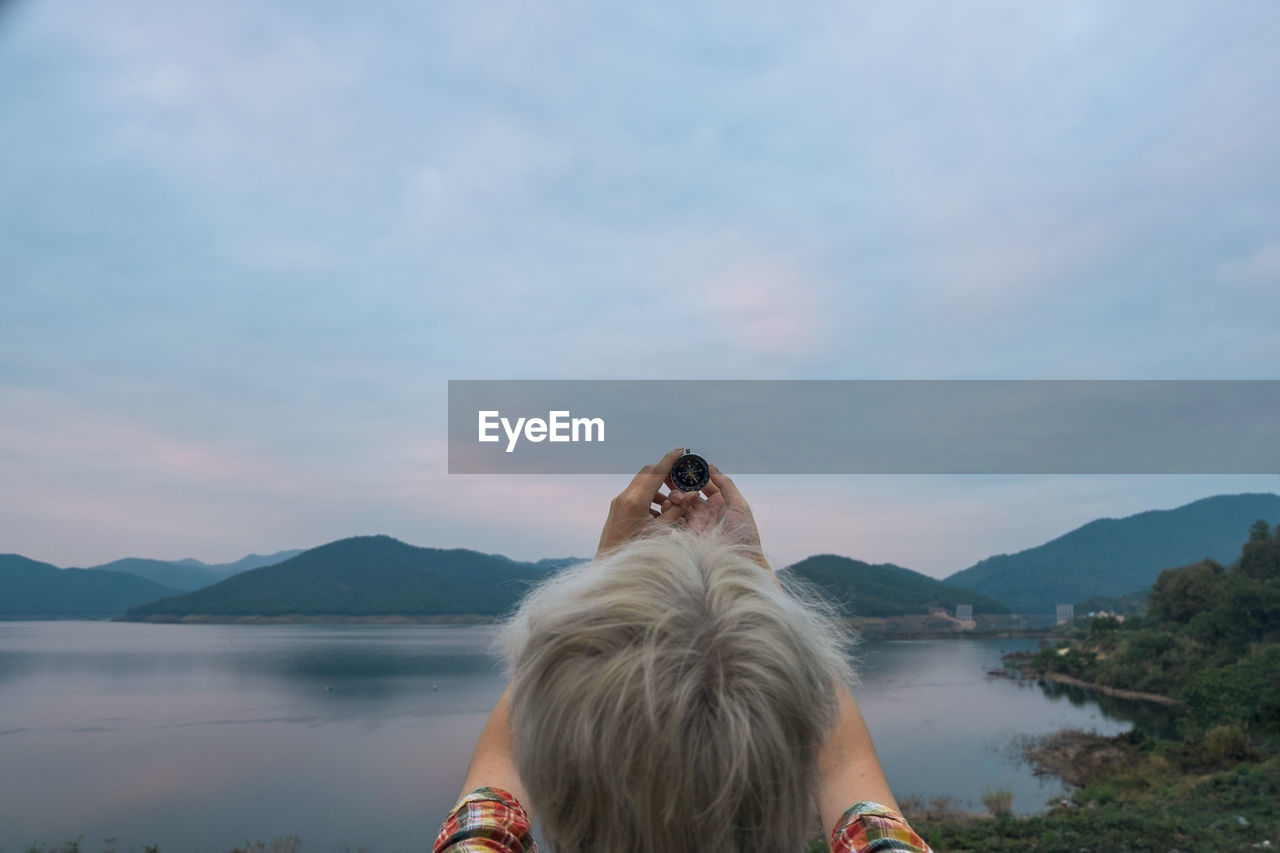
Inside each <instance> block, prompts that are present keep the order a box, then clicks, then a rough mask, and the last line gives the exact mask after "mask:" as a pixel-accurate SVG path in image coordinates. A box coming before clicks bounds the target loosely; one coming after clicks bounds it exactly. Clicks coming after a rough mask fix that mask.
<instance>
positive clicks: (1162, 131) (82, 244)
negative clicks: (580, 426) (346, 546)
mask: <svg viewBox="0 0 1280 853" xmlns="http://www.w3.org/2000/svg"><path fill="white" fill-rule="evenodd" d="M695 6H696V7H695V8H690V7H688V4H674V3H667V2H658V3H648V4H621V3H579V2H564V3H556V4H544V3H530V2H505V0H496V2H489V3H483V4H478V3H475V2H469V0H468V2H461V0H460V1H459V2H433V3H387V2H383V0H371V2H369V3H363V4H355V5H353V4H339V3H333V2H326V0H307V2H301V0H284V2H278V3H272V4H262V3H250V2H242V0H220V2H217V3H213V2H205V0H191V2H185V3H180V4H175V3H171V2H160V0H119V2H114V3H110V4H102V3H85V2H80V3H76V2H70V0H40V2H36V0H9V2H0V80H2V81H4V82H3V83H0V552H8V553H20V554H23V555H25V556H28V557H31V558H33V559H38V560H43V561H46V562H51V563H54V564H56V565H59V566H88V565H94V564H98V563H102V562H106V561H108V560H112V559H116V558H120V557H124V556H145V557H153V558H158V559H178V558H183V557H195V558H198V559H201V560H204V561H206V562H222V561H230V560H234V559H237V558H238V557H240V556H243V555H244V554H246V553H249V552H258V553H266V552H273V551H276V550H280V549H285V548H306V547H312V546H315V545H319V544H323V543H325V542H328V541H332V540H334V539H339V538H343V537H346V536H352V535H361V534H372V533H386V534H390V535H392V536H395V537H397V538H400V539H402V540H404V541H406V542H410V543H412V544H415V545H423V546H436V547H467V548H474V549H477V550H481V551H486V552H498V553H504V554H507V555H508V556H512V557H516V558H520V559H536V558H540V557H545V556H560V555H578V556H588V555H589V554H590V553H591V551H592V550H593V549H594V545H595V542H596V539H597V537H598V535H599V528H600V525H601V523H602V522H603V519H604V516H605V514H606V512H607V509H608V503H609V500H610V498H612V497H613V495H614V494H616V493H617V492H619V491H620V490H621V489H622V487H623V486H625V485H626V479H627V478H626V477H621V478H619V477H608V476H589V477H588V476H497V475H488V476H461V475H453V476H451V475H449V474H447V472H446V462H445V459H446V443H445V426H446V387H447V386H446V383H447V381H448V380H449V379H677V378H679V379H691V378H692V379H1274V378H1280V375H1278V373H1277V364H1278V363H1280V335H1278V334H1277V331H1276V330H1277V328H1280V321H1277V317H1278V316H1280V156H1278V155H1277V152H1280V111H1278V110H1277V108H1276V98H1275V94H1276V92H1277V91H1280V59H1278V58H1277V54H1276V52H1275V50H1274V33H1276V32H1277V31H1280V5H1277V4H1275V3H1273V2H1270V0H1260V1H1259V2H1252V0H1240V1H1239V2H1233V3H1231V4H1226V5H1224V4H1218V3H1208V2H1165V1H1164V0H1162V2H1158V3H1157V2H1130V3H1124V4H1116V3H1108V2H1073V3H1058V4H1027V3H1021V2H968V3H964V4H944V3H931V4H854V3H823V2H815V3H811V4H801V5H799V6H797V5H795V4H789V5H787V6H785V7H780V6H777V5H776V4H743V3H725V2H710V3H703V4H695ZM689 418H696V412H689V411H685V410H678V409H672V410H665V411H655V412H654V413H653V420H654V434H655V442H656V446H657V447H659V448H660V449H666V448H669V447H674V446H677V445H679V444H681V443H682V442H683V439H682V437H681V430H680V422H681V420H682V419H685V420H686V422H688V420H687V419H689ZM780 438H781V439H782V440H785V436H780ZM659 455H660V451H659ZM655 458H656V457H655ZM650 461H655V460H649V459H637V460H636V464H635V467H636V468H639V467H640V466H641V465H643V464H645V463H647V462H650ZM728 473H730V474H732V473H733V472H732V471H730V472H728ZM739 485H740V486H741V488H742V490H743V492H744V494H745V495H746V496H747V498H748V499H749V500H750V501H751V503H752V506H753V508H754V510H755V514H756V517H757V520H758V522H759V524H760V527H761V533H762V539H763V542H764V545H765V549H766V552H767V554H768V555H769V556H770V557H771V558H772V559H773V560H774V562H775V563H780V564H785V563H788V562H793V561H795V560H799V559H801V558H803V557H804V556H807V555H809V554H813V553H840V554H846V555H849V556H853V557H857V558H859V559H865V560H869V561H872V562H894V563H897V564H899V565H904V566H907V567H909V568H914V569H917V570H919V571H923V572H925V573H926V574H930V575H934V576H945V575H947V574H949V573H951V572H954V571H957V570H959V569H962V568H965V567H967V566H969V565H971V564H972V563H974V562H976V561H977V560H979V559H981V558H983V557H986V556H989V555H991V554H995V553H1006V552H1014V551H1017V550H1020V549H1022V548H1027V547H1032V546H1035V545H1038V544H1040V543H1042V542H1044V541H1047V540H1048V539H1051V538H1054V537H1056V536H1059V535H1061V534H1063V533H1065V532H1067V531H1069V530H1071V529H1072V528H1074V527H1076V526H1078V525H1080V524H1083V523H1085V522H1087V521H1090V520H1092V519H1094V518H1098V517H1120V516H1124V515H1129V514H1132V513H1136V512H1141V511H1144V510H1148V509H1161V508H1170V507H1175V506H1179V505H1181V504H1184V503H1187V502H1189V501H1191V500H1195V499H1198V498H1201V497H1205V496H1208V495H1212V494H1219V493H1235V492H1244V491H1254V492H1260V491H1268V492H1275V491H1280V475H1271V476H1252V477H1245V476H1233V477H1228V476H1146V477H1136V476H1118V475H1116V476H1020V477H1011V476H994V475H991V476H977V475H973V476H924V475H919V476H914V475H913V476H881V477H869V476H864V477H855V476H805V477H801V476H794V477H787V476H783V475H773V476H756V477H747V476H744V477H742V478H741V479H740V482H739ZM1272 521H1273V522H1275V521H1280V519H1273V520H1272ZM1243 535H1244V532H1243V531H1242V538H1243Z"/></svg>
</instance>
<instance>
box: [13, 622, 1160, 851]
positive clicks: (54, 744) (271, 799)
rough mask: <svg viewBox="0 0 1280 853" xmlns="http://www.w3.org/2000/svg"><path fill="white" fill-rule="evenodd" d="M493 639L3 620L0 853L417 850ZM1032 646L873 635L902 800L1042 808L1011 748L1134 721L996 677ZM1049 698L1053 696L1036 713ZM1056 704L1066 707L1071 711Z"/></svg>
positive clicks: (1046, 793) (1047, 790)
mask: <svg viewBox="0 0 1280 853" xmlns="http://www.w3.org/2000/svg"><path fill="white" fill-rule="evenodd" d="M490 636H491V632H490V630H489V629H488V628H485V627H438V626H320V625H270V626H226V625H140V624H132V623H102V622H43V623H34V622H33V623H0V766H4V767H5V768H13V767H17V768H21V772H18V773H12V772H11V773H5V774H0V848H3V849H6V850H7V849H18V850H25V849H27V848H28V846H29V845H30V844H31V843H33V842H36V841H42V842H46V843H48V842H57V841H65V840H67V839H68V838H74V837H76V836H77V835H79V834H81V833H84V834H85V843H84V845H83V849H96V848H97V847H100V846H101V845H100V844H99V843H98V839H101V838H107V837H115V838H118V839H120V843H119V845H118V849H126V848H128V847H130V846H133V847H136V848H139V849H140V848H141V846H142V845H144V844H159V845H160V847H161V849H163V850H165V851H166V853H187V851H200V850H210V851H222V850H226V849H230V848H231V847H232V846H234V845H237V844H243V843H244V842H245V841H246V840H250V839H256V838H262V839H270V838H275V837H282V836H285V835H289V834H291V833H297V834H299V835H300V836H301V838H302V840H303V843H304V845H305V848H306V849H307V850H308V851H316V850H321V851H323V850H327V849H335V850H342V849H343V848H344V846H350V848H351V849H355V848H357V847H361V846H363V847H366V848H370V849H373V850H375V851H377V853H385V852H386V851H391V850H398V849H406V850H408V849H413V850H417V851H420V850H423V849H428V848H429V847H430V842H431V840H432V838H433V837H434V833H435V831H436V829H437V828H438V825H439V821H440V819H441V817H442V816H443V814H444V812H445V811H446V810H447V809H448V807H449V806H450V805H451V804H452V802H453V800H454V798H455V797H456V796H457V794H458V786H459V785H460V784H461V780H462V777H463V774H464V772H465V769H466V766H467V762H468V760H469V758H470V754H471V749H472V747H473V746H474V744H475V739H476V737H477V735H478V734H479V732H480V729H481V727H482V726H483V724H484V721H485V719H486V717H487V716H488V712H489V710H490V709H491V708H492V707H493V703H494V702H495V701H496V700H497V697H498V695H499V694H500V693H501V690H502V688H503V686H504V682H503V680H502V676H501V673H500V670H499V668H498V665H497V663H496V662H495V660H494V659H493V658H492V657H491V656H490V655H489V652H488V643H489V640H490ZM1034 645H1035V643H1034V641H1030V640H1026V641H1016V640H951V641H914V642H868V643H866V644H864V646H863V647H862V650H861V660H862V663H861V671H862V683H861V686H860V687H859V689H858V691H857V693H858V697H859V702H860V703H861V705H862V710H863V714H864V716H865V717H866V718H867V721H868V725H869V726H870V727H871V730H872V734H873V736H874V737H875V739H876V744H877V746H878V749H879V752H880V757H881V759H882V761H883V763H884V766H885V768H886V772H887V773H888V775H889V777H890V783H891V784H892V785H893V787H894V791H895V793H899V794H900V795H903V796H905V795H908V794H919V795H923V796H926V797H930V796H950V797H953V798H956V799H958V800H961V801H962V802H965V803H967V804H968V805H970V806H971V807H972V808H973V809H974V810H979V809H981V805H980V803H979V799H980V797H981V794H982V791H983V789H984V788H986V787H996V786H1003V787H1009V788H1010V789H1011V790H1013V791H1014V808H1015V810H1017V811H1022V812H1026V811H1033V810H1036V809H1039V808H1042V807H1043V804H1044V802H1045V800H1046V799H1048V798H1050V797H1052V796H1054V795H1056V794H1057V793H1058V792H1059V791H1060V790H1061V787H1060V785H1059V784H1058V783H1057V782H1056V780H1053V779H1047V778H1037V777H1035V776H1034V775H1032V773H1031V771H1030V769H1029V768H1027V767H1026V766H1025V765H1023V764H1022V763H1020V762H1019V761H1018V760H1017V757H1016V756H1014V755H1011V754H1010V749H1009V744H1010V743H1011V742H1013V741H1014V740H1015V738H1017V737H1018V736H1020V735H1026V734H1040V733H1047V732H1049V731H1055V730H1057V729H1060V728H1067V727H1074V728H1085V729H1095V730H1098V731H1100V732H1102V733H1104V734H1110V733H1115V732H1118V731H1122V730H1124V729H1126V728H1127V727H1128V725H1129V722H1128V721H1129V720H1131V719H1132V720H1135V721H1136V719H1137V718H1136V717H1135V716H1133V714H1132V709H1130V708H1128V707H1127V706H1126V705H1125V704H1124V703H1120V702H1118V701H1115V702H1112V701H1107V700H1110V699H1111V697H1105V698H1101V697H1091V696H1087V695H1083V694H1080V693H1079V692H1077V693H1074V694H1073V692H1072V689H1071V688H1066V687H1062V686H1060V685H1053V686H1051V687H1050V688H1048V689H1046V690H1043V691H1042V690H1040V689H1036V688H1034V687H1033V686H1032V685H1030V684H1026V685H1019V684H1017V683H1015V682H1013V681H1010V680H1008V679H991V678H989V677H987V676H986V675H985V672H986V670H988V669H991V668H996V667H999V665H1000V655H1001V654H1002V653H1003V652H1005V651H1014V650H1017V649H1021V648H1029V649H1033V648H1034ZM1046 697H1047V698H1048V701H1046ZM1064 699H1065V701H1063V700H1064Z"/></svg>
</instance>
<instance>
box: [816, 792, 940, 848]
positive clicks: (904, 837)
mask: <svg viewBox="0 0 1280 853" xmlns="http://www.w3.org/2000/svg"><path fill="white" fill-rule="evenodd" d="M831 849H832V851H833V853H881V851H906V853H933V851H932V850H931V849H930V847H929V845H928V844H925V843H924V839H922V838H921V837H920V836H919V835H917V834H916V831H915V830H914V829H912V828H911V826H910V824H908V823H907V819H906V818H904V817H903V816H902V814H901V812H896V811H894V810H893V809H891V808H889V807H888V806H882V805H880V804H879V803H873V802H871V801H869V800H868V801H864V802H861V803H854V804H853V805H851V806H849V808H847V809H846V810H845V812H844V814H842V815H841V816H840V820H839V821H838V822H837V823H836V828H835V830H834V831H833V832H832V833H831Z"/></svg>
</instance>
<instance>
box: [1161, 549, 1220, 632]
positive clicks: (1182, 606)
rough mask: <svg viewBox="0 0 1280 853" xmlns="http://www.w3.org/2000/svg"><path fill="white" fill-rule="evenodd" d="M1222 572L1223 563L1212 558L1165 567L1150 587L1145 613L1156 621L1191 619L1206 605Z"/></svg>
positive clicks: (1208, 603)
mask: <svg viewBox="0 0 1280 853" xmlns="http://www.w3.org/2000/svg"><path fill="white" fill-rule="evenodd" d="M1222 574H1223V568H1222V566H1220V565H1219V564H1217V563H1215V562H1214V561H1213V560H1201V561H1200V562H1198V563H1192V564H1191V565H1189V566H1183V567H1182V568H1180V569H1165V570H1164V571H1163V572H1161V573H1160V577H1158V578H1156V582H1155V586H1153V587H1152V588H1151V598H1150V600H1149V604H1148V606H1147V615H1148V616H1150V617H1151V619H1152V620H1153V621H1156V622H1190V621H1191V618H1192V617H1193V616H1195V615H1196V614H1197V613H1199V612H1200V611H1202V610H1206V609H1208V607H1209V606H1210V604H1211V602H1212V600H1213V598H1214V593H1215V591H1216V590H1217V587H1218V586H1219V584H1220V582H1221V579H1222Z"/></svg>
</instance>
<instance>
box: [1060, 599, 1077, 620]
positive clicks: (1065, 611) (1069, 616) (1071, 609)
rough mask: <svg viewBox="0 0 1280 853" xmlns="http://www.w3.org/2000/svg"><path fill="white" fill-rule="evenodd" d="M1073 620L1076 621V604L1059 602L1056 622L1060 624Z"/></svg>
mask: <svg viewBox="0 0 1280 853" xmlns="http://www.w3.org/2000/svg"><path fill="white" fill-rule="evenodd" d="M1074 621H1076V606H1075V605H1074V604H1059V605H1058V624H1059V625H1061V624H1062V623H1063V622H1074Z"/></svg>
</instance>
